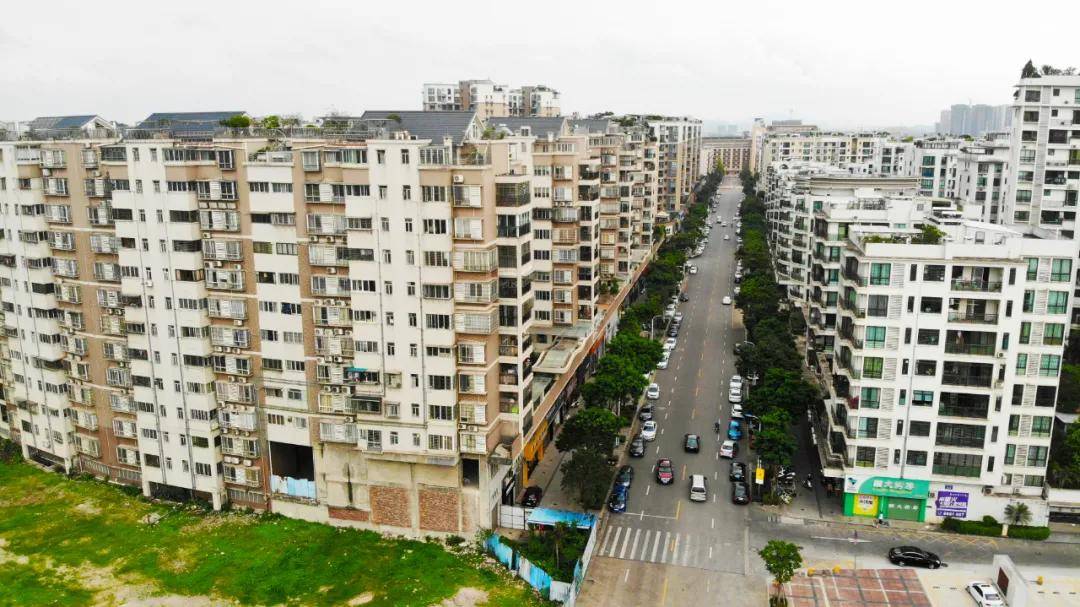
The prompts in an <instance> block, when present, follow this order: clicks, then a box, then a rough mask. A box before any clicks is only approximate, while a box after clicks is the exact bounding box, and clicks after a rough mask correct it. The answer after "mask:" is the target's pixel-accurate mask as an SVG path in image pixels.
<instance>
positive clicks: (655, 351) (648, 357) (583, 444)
mask: <svg viewBox="0 0 1080 607" xmlns="http://www.w3.org/2000/svg"><path fill="white" fill-rule="evenodd" d="M719 184H720V177H719V176H716V175H710V177H709V178H708V179H707V180H706V181H705V183H704V185H703V186H702V188H701V189H700V190H699V192H698V194H697V199H698V200H707V199H708V198H710V197H711V196H712V195H713V194H714V193H715V192H716V188H717V187H718V186H719ZM707 216H708V207H707V205H706V204H702V203H696V204H693V205H691V206H690V208H689V210H688V214H687V217H686V218H685V219H684V221H683V225H682V230H681V231H679V232H678V233H677V234H675V235H674V236H672V237H670V238H668V239H667V240H665V241H664V243H663V244H662V245H661V246H660V248H659V249H658V251H657V255H656V257H655V258H654V259H653V260H652V262H651V263H650V264H649V267H648V268H647V269H646V271H645V273H644V276H643V278H642V281H643V286H644V293H643V294H642V295H640V296H639V297H638V300H637V301H636V302H634V303H633V304H630V305H628V306H626V308H624V309H623V311H622V314H621V315H620V319H619V332H618V333H617V334H616V335H615V337H614V338H613V339H612V340H611V341H610V342H608V344H607V345H606V346H605V349H604V355H603V356H602V357H601V358H600V362H599V363H598V365H597V370H596V374H595V375H594V376H593V377H592V378H591V379H589V381H588V382H586V383H585V385H584V386H582V388H581V397H582V400H583V401H584V404H585V407H584V408H583V409H582V410H581V411H579V412H578V413H577V414H576V415H574V416H573V417H571V418H570V419H569V420H567V421H566V424H565V425H564V427H563V429H562V432H560V434H559V436H558V438H557V439H556V441H555V447H556V448H557V449H559V451H571V452H573V455H572V457H571V458H570V459H568V460H567V461H565V462H563V465H562V473H563V479H562V486H563V489H565V490H566V491H569V492H573V493H574V494H576V495H577V496H578V499H579V501H580V502H581V505H582V506H584V507H585V508H591V509H596V508H600V507H601V506H603V503H604V496H605V495H606V494H607V489H608V486H609V485H610V483H611V478H612V473H613V470H612V468H611V465H610V464H609V463H608V460H609V457H610V455H611V452H612V449H614V447H615V441H616V438H617V437H618V434H619V430H620V429H622V428H623V427H624V426H626V425H628V424H630V423H632V420H633V416H634V413H635V409H636V408H635V407H633V406H629V407H628V406H627V405H633V404H634V403H636V402H637V401H638V399H639V398H640V397H641V394H642V393H643V392H644V391H645V388H646V387H647V386H648V379H647V374H648V373H649V372H650V371H652V370H653V369H654V368H656V363H658V362H660V358H661V357H662V356H663V347H662V346H661V345H660V342H659V341H658V340H656V339H651V338H650V337H648V332H649V329H650V328H651V325H652V322H653V319H655V318H656V317H662V316H663V312H664V306H665V305H666V303H667V301H668V300H669V299H670V297H671V296H672V295H673V294H675V293H676V292H677V291H678V289H679V284H680V283H681V282H682V279H683V265H684V264H685V263H686V251H687V249H691V248H693V247H694V246H696V245H697V242H698V240H700V239H701V237H702V234H703V233H702V228H703V227H704V225H705V220H706V217H707ZM657 337H662V335H660V336H657Z"/></svg>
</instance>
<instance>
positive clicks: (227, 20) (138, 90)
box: [0, 0, 1080, 127]
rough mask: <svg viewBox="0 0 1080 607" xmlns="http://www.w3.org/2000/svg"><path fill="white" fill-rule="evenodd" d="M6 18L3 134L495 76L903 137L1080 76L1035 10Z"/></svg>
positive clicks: (206, 9) (649, 107) (338, 99)
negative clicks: (949, 113)
mask: <svg viewBox="0 0 1080 607" xmlns="http://www.w3.org/2000/svg"><path fill="white" fill-rule="evenodd" d="M1021 12H1023V13H1026V14H1029V15H1037V16H1039V18H1038V19H1036V20H1035V21H1030V20H1023V19H1021V16H1020V14H1019V13H1021ZM1069 13H1071V14H1069ZM2 15H3V17H2V18H0V68H2V69H0V91H3V94H0V120H24V119H29V118H32V117H34V116H39V115H55V114H76V113H79V114H81V113H97V114H101V115H103V116H105V117H106V118H109V119H112V120H119V121H123V122H129V123H130V122H134V121H136V120H139V119H141V118H143V117H145V116H146V115H147V114H149V113H151V112H155V111H194V110H234V109H238V110H246V111H248V112H250V113H252V114H253V115H264V114H269V113H281V114H285V113H301V114H304V115H307V116H312V115H318V114H322V113H326V112H328V111H330V110H338V111H343V112H361V111H363V110H365V109H419V106H420V90H421V84H422V83H424V82H427V81H434V82H448V81H449V82H453V81H457V80H460V79H467V78H491V79H493V80H496V81H497V82H500V83H505V84H510V85H515V86H517V85H521V84H530V83H542V84H547V85H549V86H552V87H554V88H556V89H557V90H559V91H560V92H561V93H562V108H563V112H564V113H570V112H573V111H578V112H582V113H591V112H597V111H603V110H611V111H614V112H643V113H667V114H689V115H693V116H697V117H699V118H704V119H708V120H723V121H731V122H740V123H743V122H748V121H749V120H750V119H751V118H753V117H755V116H766V117H770V118H786V117H793V118H802V119H804V120H806V121H813V122H818V123H822V124H826V125H830V126H834V127H858V126H893V125H912V124H930V123H933V122H934V121H935V120H936V119H937V117H938V113H939V111H940V110H941V109H942V108H944V107H946V106H948V105H950V104H952V103H962V102H967V101H969V100H970V101H972V102H975V103H991V104H999V103H1008V102H1009V101H1010V95H1011V92H1012V85H1013V84H1014V83H1015V81H1016V79H1017V77H1018V76H1019V73H1020V68H1021V66H1022V65H1023V64H1024V62H1025V61H1026V60H1027V59H1028V58H1029V57H1030V58H1032V59H1034V60H1035V63H1036V64H1037V65H1041V64H1043V63H1050V64H1054V65H1057V66H1058V67H1065V66H1067V65H1068V64H1069V62H1070V61H1073V62H1076V63H1078V64H1080V55H1078V54H1077V53H1076V45H1075V40H1076V31H1075V26H1076V23H1077V17H1078V16H1080V8H1077V7H1076V6H1075V5H1072V4H1071V3H1065V2H1042V1H1033V0H1028V1H1026V2H1024V3H1023V4H1022V5H1012V6H1011V8H1009V9H1008V10H1006V9H1005V7H1004V6H998V5H997V3H991V2H950V1H944V0H935V1H932V2H923V1H921V0H905V1H902V2H891V3H880V2H876V3H875V2H865V1H862V2H846V1H844V2H838V1H831V0H830V1H829V2H773V1H771V0H755V1H752V2H746V3H744V4H733V3H731V2H674V1H672V0H667V1H662V2H660V1H650V2H641V1H638V0H620V1H618V2H595V1H592V2H591V1H588V0H575V1H572V2H562V1H561V0H546V1H545V2H539V3H527V2H469V1H466V2H413V1H406V0H393V1H390V2H329V1H327V2H318V1H314V0H303V1H299V2H296V1H294V2H287V3H286V2H277V1H275V0H264V1H262V2H258V3H255V2H250V3H249V2H240V1H232V0H215V1H213V2H204V1H202V0H183V1H182V2H169V3H159V2H153V1H140V2H126V1H119V0H117V1H110V0H102V1H98V2H85V1H81V2H69V1H67V0H51V1H49V2H16V3H11V4H10V5H6V6H5V7H4V9H3V12H2ZM1053 15H1057V17H1060V18H1054V17H1053ZM1021 28H1023V31H1021ZM1070 51H1072V52H1070Z"/></svg>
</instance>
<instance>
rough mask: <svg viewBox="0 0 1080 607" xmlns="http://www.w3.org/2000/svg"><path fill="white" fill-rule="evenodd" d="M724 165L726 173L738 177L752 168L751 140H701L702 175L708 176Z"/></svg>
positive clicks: (742, 138)
mask: <svg viewBox="0 0 1080 607" xmlns="http://www.w3.org/2000/svg"><path fill="white" fill-rule="evenodd" d="M718 162H719V163H723V165H724V171H725V172H727V173H731V174H735V175H738V174H739V172H740V171H742V170H743V169H744V168H749V167H750V139H749V138H748V137H704V138H702V140H701V168H700V169H699V172H700V174H702V175H707V174H709V173H711V172H713V171H715V170H716V166H717V163H718Z"/></svg>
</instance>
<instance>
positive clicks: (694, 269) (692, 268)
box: [690, 266, 697, 274]
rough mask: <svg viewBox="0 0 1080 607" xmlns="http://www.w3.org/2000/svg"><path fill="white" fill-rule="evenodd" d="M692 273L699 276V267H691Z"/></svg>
mask: <svg viewBox="0 0 1080 607" xmlns="http://www.w3.org/2000/svg"><path fill="white" fill-rule="evenodd" d="M690 273H691V274H697V266H690Z"/></svg>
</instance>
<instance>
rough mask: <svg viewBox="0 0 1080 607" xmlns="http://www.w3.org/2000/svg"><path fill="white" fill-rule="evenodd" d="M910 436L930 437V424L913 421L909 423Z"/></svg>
mask: <svg viewBox="0 0 1080 607" xmlns="http://www.w3.org/2000/svg"><path fill="white" fill-rule="evenodd" d="M908 435H909V436H930V422H925V421H911V422H909V423H908Z"/></svg>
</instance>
